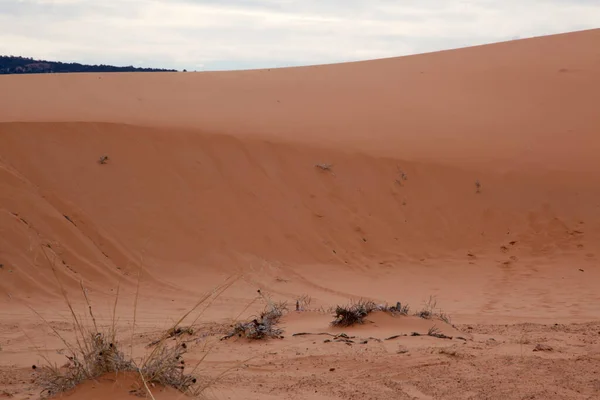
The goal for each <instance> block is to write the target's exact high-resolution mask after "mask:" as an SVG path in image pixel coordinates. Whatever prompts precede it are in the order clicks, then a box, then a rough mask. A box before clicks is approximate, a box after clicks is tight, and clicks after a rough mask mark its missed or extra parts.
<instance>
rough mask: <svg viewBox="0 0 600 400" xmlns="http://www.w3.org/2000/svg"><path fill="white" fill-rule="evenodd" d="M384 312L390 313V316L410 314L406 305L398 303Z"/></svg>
mask: <svg viewBox="0 0 600 400" xmlns="http://www.w3.org/2000/svg"><path fill="white" fill-rule="evenodd" d="M386 311H389V312H391V313H392V314H399V315H408V313H409V312H410V307H409V305H408V304H404V305H402V304H401V303H400V302H399V301H398V302H396V305H395V306H393V307H389V308H387V310H386Z"/></svg>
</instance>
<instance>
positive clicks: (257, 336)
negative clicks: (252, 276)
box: [221, 292, 288, 340]
mask: <svg viewBox="0 0 600 400" xmlns="http://www.w3.org/2000/svg"><path fill="white" fill-rule="evenodd" d="M259 293H260V292H259ZM268 301H269V303H268V304H267V306H266V307H265V309H264V310H263V311H262V312H261V313H260V315H259V316H258V317H257V318H254V319H252V320H251V321H249V322H238V323H236V324H235V325H234V326H233V329H232V331H231V332H230V333H229V334H227V335H226V336H224V337H223V338H221V340H224V339H229V338H231V337H233V336H238V337H244V338H247V339H252V340H261V339H269V338H281V337H282V336H281V335H282V334H283V330H282V329H280V328H278V327H277V323H278V322H279V320H280V319H281V317H282V316H283V315H284V314H285V312H287V310H288V307H287V303H286V302H280V303H274V302H272V301H270V300H268Z"/></svg>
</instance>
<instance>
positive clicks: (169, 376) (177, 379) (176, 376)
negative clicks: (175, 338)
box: [140, 342, 197, 392]
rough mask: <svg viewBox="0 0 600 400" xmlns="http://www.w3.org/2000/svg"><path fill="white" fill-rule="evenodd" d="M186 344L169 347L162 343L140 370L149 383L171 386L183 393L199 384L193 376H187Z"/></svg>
mask: <svg viewBox="0 0 600 400" xmlns="http://www.w3.org/2000/svg"><path fill="white" fill-rule="evenodd" d="M187 348H188V347H187V345H186V344H185V343H176V344H175V345H168V344H167V343H166V342H163V343H160V344H159V347H158V348H157V351H154V352H152V354H151V356H150V357H148V359H146V361H145V362H144V365H143V367H142V369H141V370H140V372H141V375H142V377H143V379H144V380H145V381H146V382H147V383H155V384H159V385H162V386H170V387H173V388H175V389H178V390H180V391H182V392H187V391H188V389H189V388H190V387H191V386H192V385H194V384H195V383H196V382H197V378H196V377H195V376H193V375H192V374H185V373H184V370H185V361H184V359H183V355H184V354H185V353H186V352H187Z"/></svg>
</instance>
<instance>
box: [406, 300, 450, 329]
mask: <svg viewBox="0 0 600 400" xmlns="http://www.w3.org/2000/svg"><path fill="white" fill-rule="evenodd" d="M414 315H415V316H417V317H419V318H423V319H434V318H436V319H439V320H441V321H443V322H445V323H447V324H451V322H450V316H448V314H446V313H445V312H443V311H442V310H439V309H437V300H436V298H435V297H434V296H429V299H428V300H427V301H426V302H425V305H424V306H423V308H422V309H420V310H419V311H417V312H415V314H414Z"/></svg>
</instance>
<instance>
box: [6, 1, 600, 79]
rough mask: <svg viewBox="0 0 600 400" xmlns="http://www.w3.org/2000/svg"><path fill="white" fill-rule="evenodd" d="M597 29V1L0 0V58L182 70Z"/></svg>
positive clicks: (367, 55) (396, 52) (317, 60)
mask: <svg viewBox="0 0 600 400" xmlns="http://www.w3.org/2000/svg"><path fill="white" fill-rule="evenodd" d="M598 27H600V0H470V1H469V0H462V1H461V0H414V1H409V0H404V1H403V0H54V1H52V0H0V54H5V55H22V56H30V57H34V58H42V59H48V60H59V61H77V62H82V63H92V64H99V63H105V64H114V65H130V64H133V65H136V66H147V67H164V68H175V69H179V70H181V69H184V68H186V69H188V70H221V69H245V68H263V67H267V68H268V67H282V66H293V65H306V64H321V63H331V62H341V61H354V60H363V59H372V58H382V57H393V56H400V55H407V54H414V53H423V52H429V51H435V50H444V49H451V48H456V47H464V46H469V45H477V44H484V43H491V42H498V41H504V40H510V39H516V38H526V37H531V36H540V35H547V34H553V33H562V32H568V31H574V30H582V29H589V28H598Z"/></svg>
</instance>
